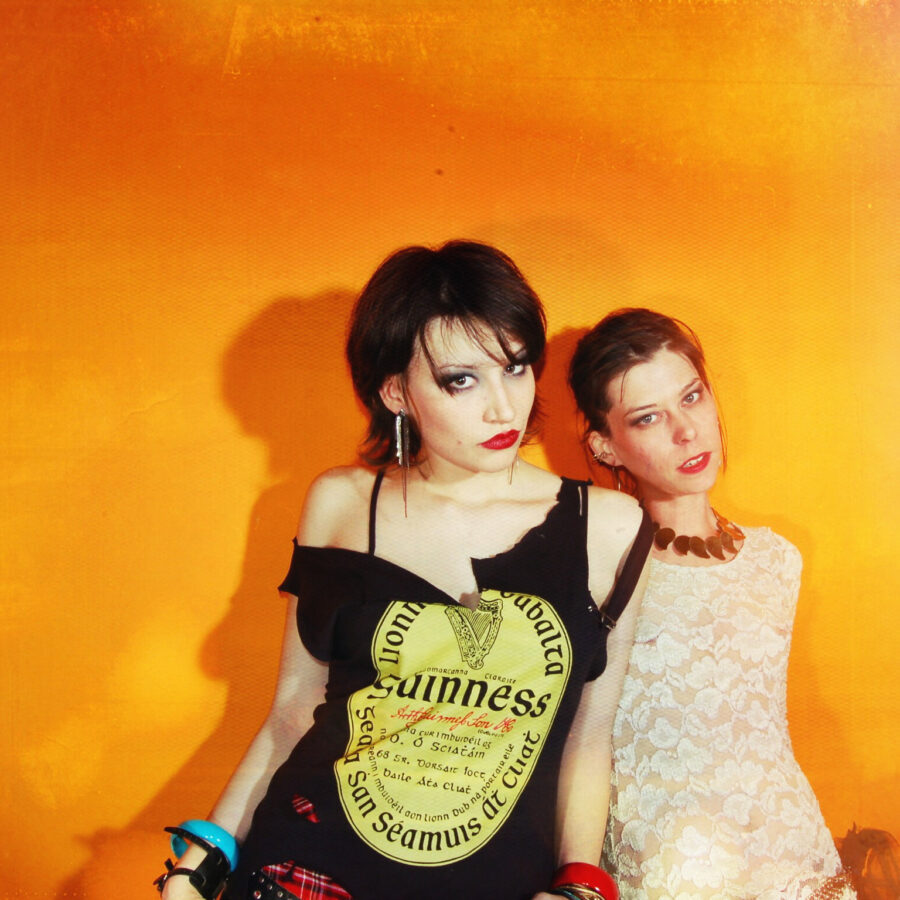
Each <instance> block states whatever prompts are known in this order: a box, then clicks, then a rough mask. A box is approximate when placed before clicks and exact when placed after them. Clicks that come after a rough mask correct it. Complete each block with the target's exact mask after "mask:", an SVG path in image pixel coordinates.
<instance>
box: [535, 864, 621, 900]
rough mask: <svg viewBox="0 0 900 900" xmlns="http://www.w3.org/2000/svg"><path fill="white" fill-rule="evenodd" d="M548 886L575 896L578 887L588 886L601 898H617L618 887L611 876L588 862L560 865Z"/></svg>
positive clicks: (614, 899) (608, 899)
mask: <svg viewBox="0 0 900 900" xmlns="http://www.w3.org/2000/svg"><path fill="white" fill-rule="evenodd" d="M550 887H551V888H561V889H563V890H566V891H570V892H572V893H575V894H576V896H577V894H578V888H579V887H582V888H588V890H590V891H592V892H595V893H597V894H599V895H600V896H601V897H602V898H603V900H619V889H618V888H617V887H616V883H615V881H613V879H612V876H611V875H610V874H609V873H608V872H605V871H604V870H603V869H601V868H600V867H599V866H592V865H591V864H590V863H567V864H566V865H564V866H562V867H560V868H559V869H557V872H556V874H555V875H554V876H553V881H552V882H551V884H550ZM563 896H566V895H565V894H563Z"/></svg>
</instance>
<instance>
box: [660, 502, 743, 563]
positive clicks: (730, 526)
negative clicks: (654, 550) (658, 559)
mask: <svg viewBox="0 0 900 900" xmlns="http://www.w3.org/2000/svg"><path fill="white" fill-rule="evenodd" d="M712 512H713V515H714V516H715V517H716V533H715V534H714V535H713V536H712V537H708V538H702V537H698V536H697V535H690V534H675V529H674V528H660V526H659V524H658V523H657V522H654V523H653V543H654V544H655V545H656V546H657V547H658V548H659V549H660V550H665V549H666V547H668V546H669V544H671V545H672V549H673V550H674V551H675V552H676V553H680V554H681V555H682V556H687V554H688V553H693V554H694V556H699V557H701V558H702V559H709V558H710V557H711V556H714V557H715V558H716V559H721V560H725V559H727V557H726V556H725V554H726V553H730V554H736V553H737V552H738V549H740V548H738V547H735V544H734V542H735V541H742V540H743V539H744V532H743V531H741V529H740V528H738V526H737V525H735V524H734V522H729V521H728V519H726V518H725V516H722V515H719V513H717V512H716V511H715V510H713V511H712Z"/></svg>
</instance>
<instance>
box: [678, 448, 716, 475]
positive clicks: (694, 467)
mask: <svg viewBox="0 0 900 900" xmlns="http://www.w3.org/2000/svg"><path fill="white" fill-rule="evenodd" d="M711 458H712V454H711V453H699V454H698V455H697V456H692V457H691V458H690V459H686V460H685V461H684V462H683V463H682V464H681V465H680V466H679V467H678V471H679V472H681V473H682V474H683V475H696V474H697V473H698V472H702V471H703V470H704V469H705V468H706V467H707V466H708V465H709V461H710V459H711Z"/></svg>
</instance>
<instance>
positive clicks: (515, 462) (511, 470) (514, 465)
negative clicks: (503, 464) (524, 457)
mask: <svg viewBox="0 0 900 900" xmlns="http://www.w3.org/2000/svg"><path fill="white" fill-rule="evenodd" d="M518 468H519V454H518V453H517V454H516V458H515V459H514V460H513V461H512V462H511V463H510V464H509V484H512V480H513V475H515V474H516V469H518Z"/></svg>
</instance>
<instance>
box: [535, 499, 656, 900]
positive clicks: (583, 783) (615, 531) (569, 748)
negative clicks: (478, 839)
mask: <svg viewBox="0 0 900 900" xmlns="http://www.w3.org/2000/svg"><path fill="white" fill-rule="evenodd" d="M598 491H599V489H592V490H591V509H592V513H591V517H590V519H589V528H588V547H589V552H588V558H589V565H590V573H591V588H592V594H593V596H594V599H595V601H596V602H597V605H598V606H601V605H602V604H603V603H604V602H605V600H606V598H607V597H608V596H609V594H610V593H611V591H612V587H613V585H614V584H615V579H616V577H617V576H618V573H619V571H620V570H621V566H622V564H623V563H624V561H625V559H626V557H627V556H628V553H629V552H630V550H631V546H632V544H633V543H634V539H635V537H636V535H637V531H638V527H639V525H640V522H641V517H642V514H641V510H640V508H639V507H638V506H637V505H636V504H635V503H634V502H633V501H632V500H631V498H628V497H624V496H622V495H619V494H610V492H607V491H599V493H597V492H598ZM597 513H600V515H599V516H598V515H597ZM610 523H615V524H614V525H610ZM623 544H624V546H623ZM647 570H648V566H647V564H646V563H645V564H644V567H643V571H642V573H641V576H640V578H639V579H638V581H637V584H636V586H635V588H634V590H633V592H632V594H631V599H630V600H629V601H628V605H627V606H626V607H625V610H624V611H623V613H622V615H621V616H620V617H619V620H618V623H617V625H616V626H615V628H613V630H612V631H611V632H610V633H609V634H608V635H607V639H606V649H607V662H606V668H605V669H604V671H603V674H601V675H600V676H599V677H597V678H596V679H594V680H593V681H590V682H588V683H587V684H586V685H585V686H584V690H583V692H582V695H581V702H580V703H579V706H578V712H577V713H576V716H575V720H574V722H573V724H572V729H571V731H570V732H569V737H568V739H567V741H566V746H565V750H564V752H563V761H562V769H561V772H560V786H559V795H558V799H557V808H556V819H557V834H558V836H559V846H558V850H557V860H558V863H559V865H560V866H562V865H564V864H566V863H570V862H584V863H589V864H591V865H598V864H599V862H600V854H601V851H602V849H603V838H604V834H605V832H606V818H607V813H608V807H609V776H610V771H611V768H612V728H613V722H614V720H615V715H616V709H617V707H618V704H619V697H620V695H621V693H622V684H623V682H624V680H625V671H626V669H627V667H628V659H629V657H630V655H631V646H632V643H633V640H634V629H635V624H636V623H637V617H638V612H639V610H640V601H641V597H642V596H643V593H644V585H645V583H646V580H647ZM538 896H546V895H538Z"/></svg>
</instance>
